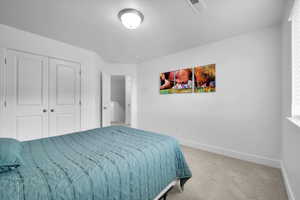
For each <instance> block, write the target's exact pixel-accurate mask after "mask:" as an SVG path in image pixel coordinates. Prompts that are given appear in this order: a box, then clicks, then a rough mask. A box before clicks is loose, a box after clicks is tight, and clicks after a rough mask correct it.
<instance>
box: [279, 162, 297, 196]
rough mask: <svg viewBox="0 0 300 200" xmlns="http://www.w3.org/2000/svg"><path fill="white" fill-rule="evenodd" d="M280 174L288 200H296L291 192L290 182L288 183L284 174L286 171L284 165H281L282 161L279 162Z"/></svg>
mask: <svg viewBox="0 0 300 200" xmlns="http://www.w3.org/2000/svg"><path fill="white" fill-rule="evenodd" d="M281 173H282V176H283V180H284V185H285V188H286V192H287V194H288V198H289V200H296V198H295V195H294V193H293V190H292V188H291V184H290V181H289V177H288V174H287V172H286V169H285V167H284V164H283V162H282V161H281Z"/></svg>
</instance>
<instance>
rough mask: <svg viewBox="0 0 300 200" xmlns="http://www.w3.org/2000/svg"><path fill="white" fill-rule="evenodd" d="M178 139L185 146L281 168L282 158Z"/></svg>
mask: <svg viewBox="0 0 300 200" xmlns="http://www.w3.org/2000/svg"><path fill="white" fill-rule="evenodd" d="M177 139H178V141H179V143H180V144H181V145H184V146H188V147H192V148H196V149H200V150H204V151H208V152H211V153H216V154H221V155H224V156H228V157H232V158H236V159H240V160H244V161H248V162H253V163H257V164H261V165H266V166H269V167H274V168H281V162H280V160H276V159H271V158H267V157H263V156H258V155H254V154H248V153H243V152H237V151H234V150H231V149H225V148H221V147H217V146H213V145H207V144H201V143H199V142H195V141H192V140H186V139H182V138H177Z"/></svg>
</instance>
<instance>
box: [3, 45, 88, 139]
mask: <svg viewBox="0 0 300 200" xmlns="http://www.w3.org/2000/svg"><path fill="white" fill-rule="evenodd" d="M0 51H3V52H4V59H6V58H7V52H8V51H15V52H19V53H25V54H31V55H35V56H42V57H45V58H47V60H48V66H49V60H50V59H58V60H62V61H66V62H72V63H76V64H78V65H80V89H79V96H80V130H83V129H84V122H85V116H84V110H83V108H84V107H85V106H84V105H85V99H86V98H85V95H84V91H85V90H84V89H83V88H84V87H83V85H84V80H86V77H84V76H83V75H84V74H85V73H82V72H83V68H84V67H83V65H82V64H81V63H80V62H78V61H74V60H68V59H64V58H60V57H54V56H48V55H44V54H39V53H34V52H30V51H23V50H20V49H14V48H3V47H0ZM2 77H4V78H3V79H2ZM2 77H1V74H0V78H1V80H2V83H3V88H4V91H3V92H4V93H3V94H4V96H3V100H2V101H1V99H0V111H1V112H2V111H3V112H2V113H3V115H5V112H6V109H5V106H4V105H3V104H4V103H5V102H6V99H7V65H6V64H5V65H4V70H3V74H2ZM1 80H0V84H1ZM0 90H1V87H0ZM48 101H49V96H48ZM48 109H49V108H48ZM0 119H1V113H0ZM48 129H49V128H48ZM0 136H1V129H0Z"/></svg>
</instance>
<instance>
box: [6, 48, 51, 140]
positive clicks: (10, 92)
mask: <svg viewBox="0 0 300 200" xmlns="http://www.w3.org/2000/svg"><path fill="white" fill-rule="evenodd" d="M47 109H48V59H47V58H45V57H42V56H36V55H32V54H27V53H22V52H16V51H8V57H7V113H8V118H7V119H8V121H7V123H8V125H9V129H8V130H9V131H10V133H11V134H12V135H13V136H14V137H16V138H17V139H19V140H32V139H37V138H42V137H47V136H48V113H47Z"/></svg>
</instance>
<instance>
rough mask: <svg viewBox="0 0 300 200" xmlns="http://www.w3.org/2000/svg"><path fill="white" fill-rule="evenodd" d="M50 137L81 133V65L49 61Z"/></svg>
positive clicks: (56, 60) (54, 60)
mask: <svg viewBox="0 0 300 200" xmlns="http://www.w3.org/2000/svg"><path fill="white" fill-rule="evenodd" d="M49 62H50V65H49V86H50V87H49V97H50V98H49V112H50V113H49V128H50V129H49V130H50V135H51V136H55V135H62V134H66V133H72V132H76V131H80V128H81V125H80V122H81V120H80V107H81V105H80V104H81V102H80V101H81V95H80V94H81V92H80V68H81V67H80V64H77V63H73V62H67V61H63V60H58V59H50V60H49Z"/></svg>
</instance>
